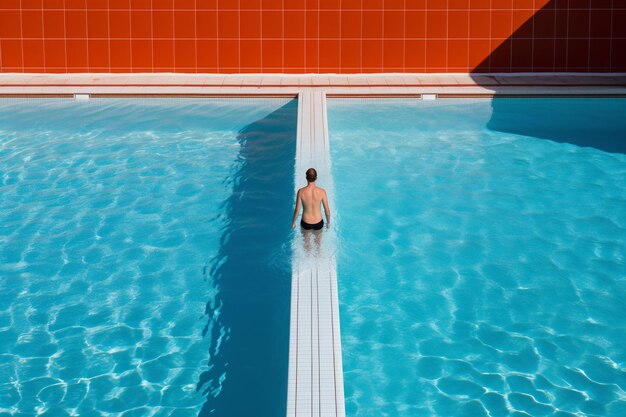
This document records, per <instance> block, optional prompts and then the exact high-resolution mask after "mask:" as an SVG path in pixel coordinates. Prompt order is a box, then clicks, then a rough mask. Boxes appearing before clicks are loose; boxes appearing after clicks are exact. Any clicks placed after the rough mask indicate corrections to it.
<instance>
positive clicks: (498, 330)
mask: <svg viewBox="0 0 626 417" xmlns="http://www.w3.org/2000/svg"><path fill="white" fill-rule="evenodd" d="M624 114H626V100H624V99H554V98H551V99H494V100H487V99H475V100H474V99H472V100H470V99H463V100H452V99H450V100H448V99H446V100H438V101H435V102H421V101H417V100H408V99H395V100H394V99H384V100H383V99H377V100H371V99H364V100H362V99H329V101H328V121H329V135H330V147H331V159H332V164H333V165H332V167H333V179H334V183H335V193H336V202H335V204H336V207H337V213H338V214H337V220H336V222H335V225H336V227H337V230H338V245H339V249H338V261H337V267H338V282H339V300H340V310H341V311H340V312H341V326H342V346H343V364H344V384H345V391H346V413H347V415H350V416H417V415H419V416H433V417H434V416H468V417H470V416H471V417H479V416H487V415H491V416H516V417H518V416H544V415H549V416H559V417H566V416H570V417H571V416H574V415H576V416H582V415H586V416H587V415H589V416H618V415H626V368H625V365H624V364H625V363H626V350H625V349H624V346H625V345H626V320H625V319H626V304H625V303H624V299H626V259H625V258H624V257H625V254H626V181H625V178H626V154H625V153H626V121H625V120H624V118H623V115H624Z"/></svg>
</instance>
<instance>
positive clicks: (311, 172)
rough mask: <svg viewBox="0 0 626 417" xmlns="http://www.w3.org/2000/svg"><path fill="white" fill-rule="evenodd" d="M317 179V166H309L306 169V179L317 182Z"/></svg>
mask: <svg viewBox="0 0 626 417" xmlns="http://www.w3.org/2000/svg"><path fill="white" fill-rule="evenodd" d="M316 179H317V171H316V170H315V168H309V169H307V170H306V180H307V181H308V182H315V180H316Z"/></svg>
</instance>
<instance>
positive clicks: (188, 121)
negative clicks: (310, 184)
mask: <svg viewBox="0 0 626 417" xmlns="http://www.w3.org/2000/svg"><path fill="white" fill-rule="evenodd" d="M296 117H297V102H296V101H295V100H293V99H219V100H218V99H121V100H120V99H95V100H90V101H89V102H74V101H71V100H61V99H24V100H22V99H19V100H18V99H16V100H2V101H0V376H1V377H0V413H15V414H18V415H34V414H35V413H36V414H41V415H53V416H62V415H70V414H74V415H76V414H78V415H123V416H139V415H141V416H144V415H158V416H169V415H209V414H211V415H244V414H249V413H250V412H251V410H255V411H256V412H260V413H262V414H267V415H269V414H276V410H280V412H284V408H285V402H286V385H287V362H286V359H285V358H286V357H287V352H288V340H289V335H288V329H289V295H290V278H291V267H290V244H289V242H290V229H289V226H290V224H289V222H288V221H284V219H289V217H290V215H291V210H292V208H291V204H292V195H293V166H294V162H293V159H294V154H295V134H296ZM281 224H282V225H284V226H283V227H281ZM260 380H262V381H264V382H265V383H266V384H261V385H260V384H259V383H258V382H259V381H260ZM252 387H253V388H254V389H252ZM243 395H245V396H246V398H248V400H249V401H248V402H242V401H240V399H241V397H242V396H243Z"/></svg>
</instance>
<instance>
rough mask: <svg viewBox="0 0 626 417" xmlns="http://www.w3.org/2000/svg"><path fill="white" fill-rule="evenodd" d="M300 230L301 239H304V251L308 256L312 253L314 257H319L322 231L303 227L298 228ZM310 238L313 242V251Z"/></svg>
mask: <svg viewBox="0 0 626 417" xmlns="http://www.w3.org/2000/svg"><path fill="white" fill-rule="evenodd" d="M300 231H301V232H302V239H303V240H304V253H305V254H307V255H308V256H311V255H314V256H315V257H319V256H320V255H321V247H322V235H323V234H324V233H323V231H322V230H321V229H320V230H306V229H304V228H300ZM311 240H313V241H314V243H315V252H313V251H312V248H311Z"/></svg>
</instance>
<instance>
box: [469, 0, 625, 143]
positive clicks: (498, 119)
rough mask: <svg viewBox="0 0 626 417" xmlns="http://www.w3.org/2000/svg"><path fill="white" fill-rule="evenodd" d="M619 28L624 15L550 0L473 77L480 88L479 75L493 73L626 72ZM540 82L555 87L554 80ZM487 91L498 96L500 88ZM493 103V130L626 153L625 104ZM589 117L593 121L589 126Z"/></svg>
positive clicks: (600, 7) (615, 101) (568, 101)
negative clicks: (618, 41) (617, 38)
mask: <svg viewBox="0 0 626 417" xmlns="http://www.w3.org/2000/svg"><path fill="white" fill-rule="evenodd" d="M607 22H608V24H607ZM611 22H612V25H611ZM616 27H626V14H625V13H617V12H615V10H612V9H611V8H608V9H607V7H606V5H602V4H597V5H596V4H594V3H590V5H589V7H588V8H582V7H572V6H570V2H566V1H563V0H551V1H549V2H548V3H547V4H546V5H545V6H544V7H542V8H541V9H539V10H538V11H537V12H535V14H534V15H533V16H532V17H531V18H530V19H528V20H527V21H526V22H525V23H524V24H522V25H521V26H520V27H519V28H518V29H517V30H516V31H515V32H514V33H513V34H512V35H511V36H510V37H509V38H508V39H507V40H505V41H504V42H503V43H502V44H501V45H499V46H498V47H497V48H495V49H494V50H493V51H492V52H491V53H490V54H489V56H488V57H487V58H485V59H484V60H483V61H482V62H481V63H480V64H479V65H477V66H476V68H474V69H473V71H472V74H475V75H476V76H475V77H473V78H474V80H475V81H476V82H477V83H478V84H480V83H481V80H484V79H485V78H484V77H480V76H478V75H480V74H483V73H489V72H490V73H498V72H564V71H568V72H606V71H609V69H610V68H617V69H623V68H626V54H624V53H623V51H618V50H616V48H615V46H616V45H613V43H615V42H614V41H613V39H611V36H612V34H613V30H614V29H615V28H616ZM537 75H538V76H540V74H537ZM538 81H539V82H547V83H554V79H544V80H541V79H538ZM589 82H590V83H593V82H595V83H600V84H601V83H602V82H606V81H603V80H595V81H594V80H590V81H589ZM485 87H486V88H488V89H491V90H493V91H495V92H496V93H498V90H499V88H498V86H494V85H493V84H489V85H485ZM491 104H492V115H491V120H490V121H489V123H488V125H487V127H488V128H489V129H492V130H495V131H500V132H506V133H514V134H520V135H525V136H531V137H536V138H541V139H548V140H552V141H555V142H559V143H570V144H573V145H577V146H581V147H592V148H596V149H600V150H602V151H605V152H612V153H626V135H625V134H624V132H626V121H625V120H624V118H623V117H620V116H619V114H620V112H621V114H625V112H626V100H625V99H619V98H615V99H611V100H607V99H593V98H585V99H584V100H582V99H581V100H571V99H558V98H537V99H532V100H528V99H525V100H520V99H506V98H496V99H493V100H492V102H491ZM590 108H593V109H594V111H593V113H591V112H590V111H589V109H590ZM591 117H593V118H594V120H593V121H592V122H591V123H590V118H591ZM592 126H593V128H592Z"/></svg>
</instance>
